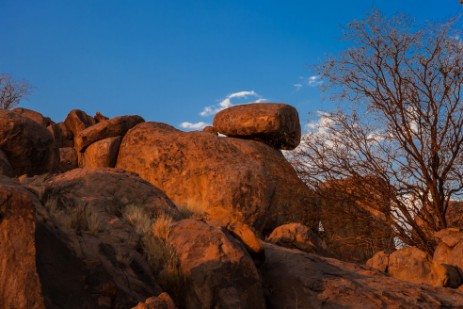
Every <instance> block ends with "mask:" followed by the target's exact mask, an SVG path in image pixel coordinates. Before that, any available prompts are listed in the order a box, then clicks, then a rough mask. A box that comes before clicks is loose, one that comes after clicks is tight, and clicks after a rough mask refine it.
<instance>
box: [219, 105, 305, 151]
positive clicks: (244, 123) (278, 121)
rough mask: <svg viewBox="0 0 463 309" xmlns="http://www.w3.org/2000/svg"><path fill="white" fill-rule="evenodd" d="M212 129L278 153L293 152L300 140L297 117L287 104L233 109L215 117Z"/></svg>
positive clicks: (243, 106) (292, 108)
mask: <svg viewBox="0 0 463 309" xmlns="http://www.w3.org/2000/svg"><path fill="white" fill-rule="evenodd" d="M213 126H214V128H215V129H216V130H217V131H218V132H219V133H222V134H224V135H227V136H230V137H239V138H249V139H254V140H259V141H262V142H264V143H266V144H267V145H270V146H271V147H274V148H277V149H286V150H291V149H294V148H296V147H297V146H298V145H299V142H300V140H301V125H300V124H299V115H298V113H297V111H296V109H295V108H294V107H292V106H290V105H287V104H276V103H254V104H246V105H236V106H232V107H230V108H227V109H224V110H222V111H220V112H218V113H217V114H216V115H215V117H214V123H213Z"/></svg>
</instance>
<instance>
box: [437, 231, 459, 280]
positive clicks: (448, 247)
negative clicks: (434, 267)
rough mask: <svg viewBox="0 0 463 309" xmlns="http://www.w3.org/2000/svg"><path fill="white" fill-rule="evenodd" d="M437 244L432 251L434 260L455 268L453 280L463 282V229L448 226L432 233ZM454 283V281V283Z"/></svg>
mask: <svg viewBox="0 0 463 309" xmlns="http://www.w3.org/2000/svg"><path fill="white" fill-rule="evenodd" d="M434 236H435V238H436V239H437V240H438V242H439V243H438V245H437V247H436V250H435V251H434V256H433V259H434V261H436V262H438V263H441V264H442V265H444V266H445V267H447V268H449V267H453V268H454V269H455V270H456V273H455V274H454V276H453V277H454V278H455V279H454V281H455V282H459V284H462V283H463V231H461V229H460V228H448V229H445V230H441V231H439V232H437V233H435V234H434ZM454 285H456V283H454Z"/></svg>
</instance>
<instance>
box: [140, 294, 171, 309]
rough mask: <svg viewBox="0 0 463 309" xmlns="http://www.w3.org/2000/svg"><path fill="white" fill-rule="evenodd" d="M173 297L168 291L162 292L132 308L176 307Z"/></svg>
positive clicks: (161, 308) (158, 308)
mask: <svg viewBox="0 0 463 309" xmlns="http://www.w3.org/2000/svg"><path fill="white" fill-rule="evenodd" d="M175 308H176V307H175V304H174V301H173V300H172V298H171V297H170V296H169V294H167V293H165V292H164V293H161V294H159V295H158V296H156V297H154V296H153V297H150V298H148V299H147V300H146V301H144V302H140V303H138V305H136V306H135V307H133V308H132V309H175Z"/></svg>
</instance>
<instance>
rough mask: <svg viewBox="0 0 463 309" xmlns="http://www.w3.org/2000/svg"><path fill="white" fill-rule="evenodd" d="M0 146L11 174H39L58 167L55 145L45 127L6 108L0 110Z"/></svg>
mask: <svg viewBox="0 0 463 309" xmlns="http://www.w3.org/2000/svg"><path fill="white" fill-rule="evenodd" d="M0 149H1V150H2V151H3V152H4V154H5V155H6V157H7V158H8V161H9V163H10V164H11V167H12V168H13V172H14V174H15V176H20V175H23V174H27V175H37V174H43V173H47V172H51V171H53V170H55V169H56V168H57V166H58V158H59V154H58V148H57V147H56V145H55V142H54V140H53V137H52V136H51V134H50V133H49V132H48V130H47V129H46V128H45V127H43V126H41V125H39V124H38V123H37V122H35V121H33V120H31V119H29V118H26V117H23V116H20V115H18V114H16V113H13V112H10V111H8V110H0Z"/></svg>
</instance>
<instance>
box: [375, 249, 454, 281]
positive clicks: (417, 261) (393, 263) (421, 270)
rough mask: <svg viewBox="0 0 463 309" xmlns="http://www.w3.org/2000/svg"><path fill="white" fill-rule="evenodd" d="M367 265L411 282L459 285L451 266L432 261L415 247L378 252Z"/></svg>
mask: <svg viewBox="0 0 463 309" xmlns="http://www.w3.org/2000/svg"><path fill="white" fill-rule="evenodd" d="M367 265H368V266H371V267H374V268H376V269H378V270H381V271H385V272H387V273H388V274H389V275H391V276H393V277H394V278H397V279H400V280H404V281H408V282H411V283H416V284H429V285H432V286H436V287H442V286H450V287H458V286H459V285H460V282H459V279H458V276H456V274H455V273H454V271H453V269H452V268H447V267H445V266H443V265H442V264H441V263H439V262H436V261H433V260H432V258H431V257H430V256H429V255H427V254H426V253H425V252H423V251H421V250H420V249H418V248H416V247H406V248H402V249H399V250H396V251H394V252H392V253H390V254H387V253H384V252H382V251H381V252H378V253H377V254H376V255H375V256H373V258H371V259H370V260H368V261H367Z"/></svg>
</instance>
